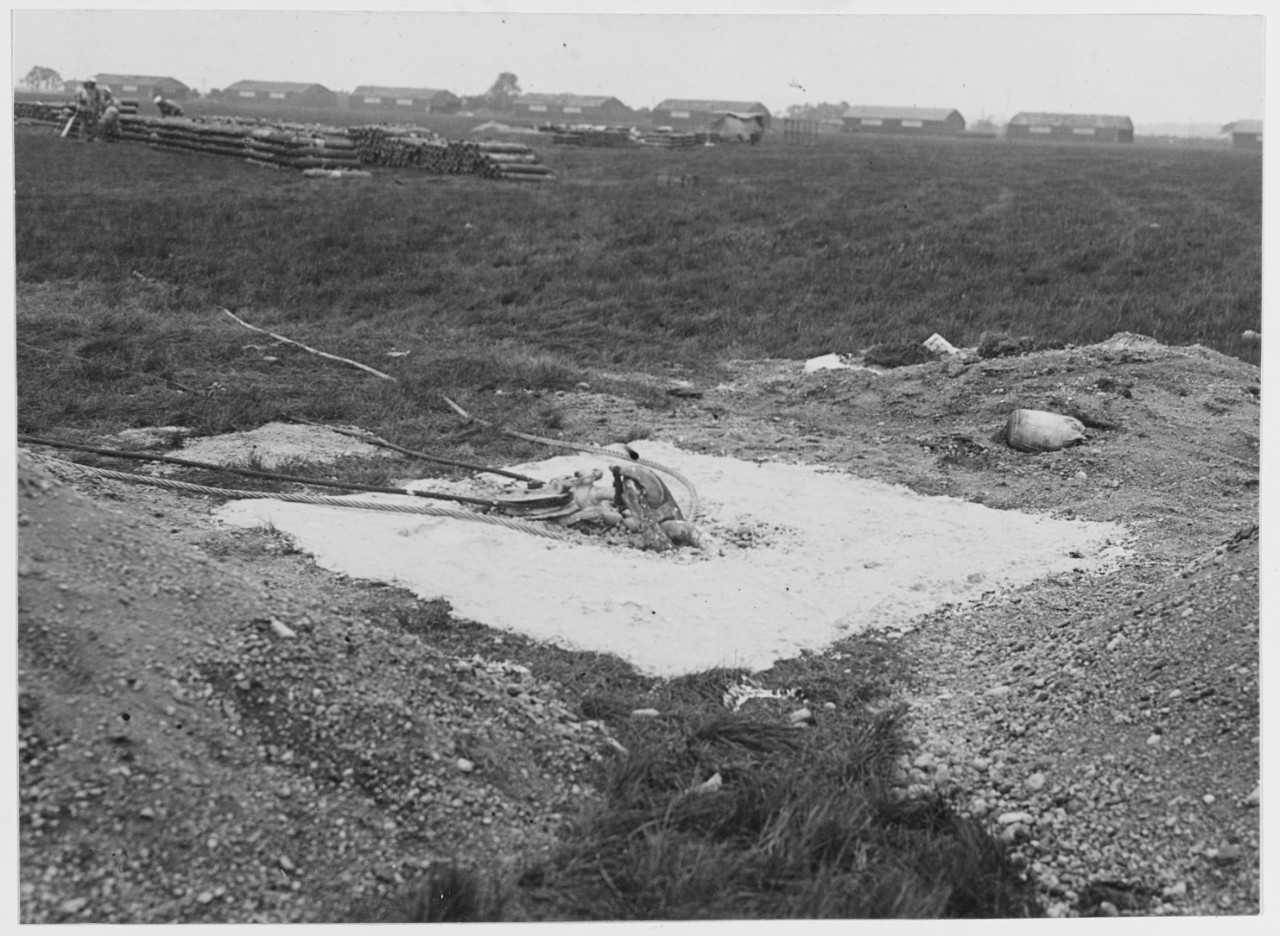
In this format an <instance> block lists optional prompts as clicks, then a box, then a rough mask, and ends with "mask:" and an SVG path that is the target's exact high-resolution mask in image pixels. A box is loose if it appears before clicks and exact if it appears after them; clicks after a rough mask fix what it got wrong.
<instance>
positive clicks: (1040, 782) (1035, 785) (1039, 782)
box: [1026, 771, 1046, 791]
mask: <svg viewBox="0 0 1280 936" xmlns="http://www.w3.org/2000/svg"><path fill="white" fill-rule="evenodd" d="M1045 782H1046V779H1045V775H1044V774H1042V773H1040V772H1039V771H1036V772H1035V773H1033V774H1032V775H1031V776H1029V777H1027V779H1026V784H1027V789H1028V790H1032V791H1035V790H1043V789H1044V785H1045Z"/></svg>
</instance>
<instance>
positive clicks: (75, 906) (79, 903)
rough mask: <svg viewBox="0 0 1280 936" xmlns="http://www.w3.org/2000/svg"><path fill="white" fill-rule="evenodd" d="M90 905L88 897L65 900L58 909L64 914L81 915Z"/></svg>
mask: <svg viewBox="0 0 1280 936" xmlns="http://www.w3.org/2000/svg"><path fill="white" fill-rule="evenodd" d="M88 904H89V898H88V897H72V898H71V899H70V900H64V901H63V902H62V903H60V904H58V909H59V910H61V911H62V912H63V913H79V912H80V911H81V910H83V909H84V908H85V907H86V906H88Z"/></svg>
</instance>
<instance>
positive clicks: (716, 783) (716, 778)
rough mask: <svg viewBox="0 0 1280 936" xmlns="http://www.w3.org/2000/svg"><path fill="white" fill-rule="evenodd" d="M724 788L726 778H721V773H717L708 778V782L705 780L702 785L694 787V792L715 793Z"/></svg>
mask: <svg viewBox="0 0 1280 936" xmlns="http://www.w3.org/2000/svg"><path fill="white" fill-rule="evenodd" d="M722 786H724V778H723V777H721V776H720V773H719V772H718V771H717V772H716V773H713V774H712V775H711V776H710V777H708V778H707V779H706V780H704V781H703V782H702V783H699V784H698V785H697V786H696V787H694V788H693V792H694V793H714V792H715V791H716V790H718V789H720V788H721V787H722Z"/></svg>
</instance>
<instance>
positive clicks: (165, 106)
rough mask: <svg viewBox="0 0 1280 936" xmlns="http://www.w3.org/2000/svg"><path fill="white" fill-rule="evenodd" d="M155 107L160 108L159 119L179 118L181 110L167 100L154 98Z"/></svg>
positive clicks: (158, 97)
mask: <svg viewBox="0 0 1280 936" xmlns="http://www.w3.org/2000/svg"><path fill="white" fill-rule="evenodd" d="M155 105H156V107H158V108H160V116H161V117H181V116H182V108H181V107H179V106H178V105H177V104H176V103H174V102H173V101H171V100H169V99H168V98H165V97H161V96H160V95H158V94H157V95H156V96H155Z"/></svg>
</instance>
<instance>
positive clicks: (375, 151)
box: [347, 126, 553, 181]
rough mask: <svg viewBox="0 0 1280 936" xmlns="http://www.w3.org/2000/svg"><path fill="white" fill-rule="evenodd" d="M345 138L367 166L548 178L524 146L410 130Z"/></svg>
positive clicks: (369, 131)
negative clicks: (349, 139)
mask: <svg viewBox="0 0 1280 936" xmlns="http://www.w3.org/2000/svg"><path fill="white" fill-rule="evenodd" d="M347 134H348V136H349V137H350V138H351V139H352V140H353V141H354V142H355V146H356V151H357V152H358V153H359V154H360V159H361V161H363V162H364V163H366V164H369V165H374V166H395V167H400V168H411V169H418V170H421V171H423V172H431V173H435V174H437V175H478V176H481V177H482V178H486V179H508V180H513V181H540V180H543V179H550V178H552V177H553V176H552V173H551V170H550V169H548V168H547V167H546V166H544V165H542V162H541V160H540V159H539V158H538V154H537V153H535V152H534V151H533V149H532V148H531V147H529V146H527V145H526V144H524V143H500V142H497V141H494V140H446V139H444V138H443V137H441V136H438V135H436V134H434V133H431V131H429V130H422V129H420V128H412V127H387V126H366V127H351V128H350V129H349V130H348V131H347Z"/></svg>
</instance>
